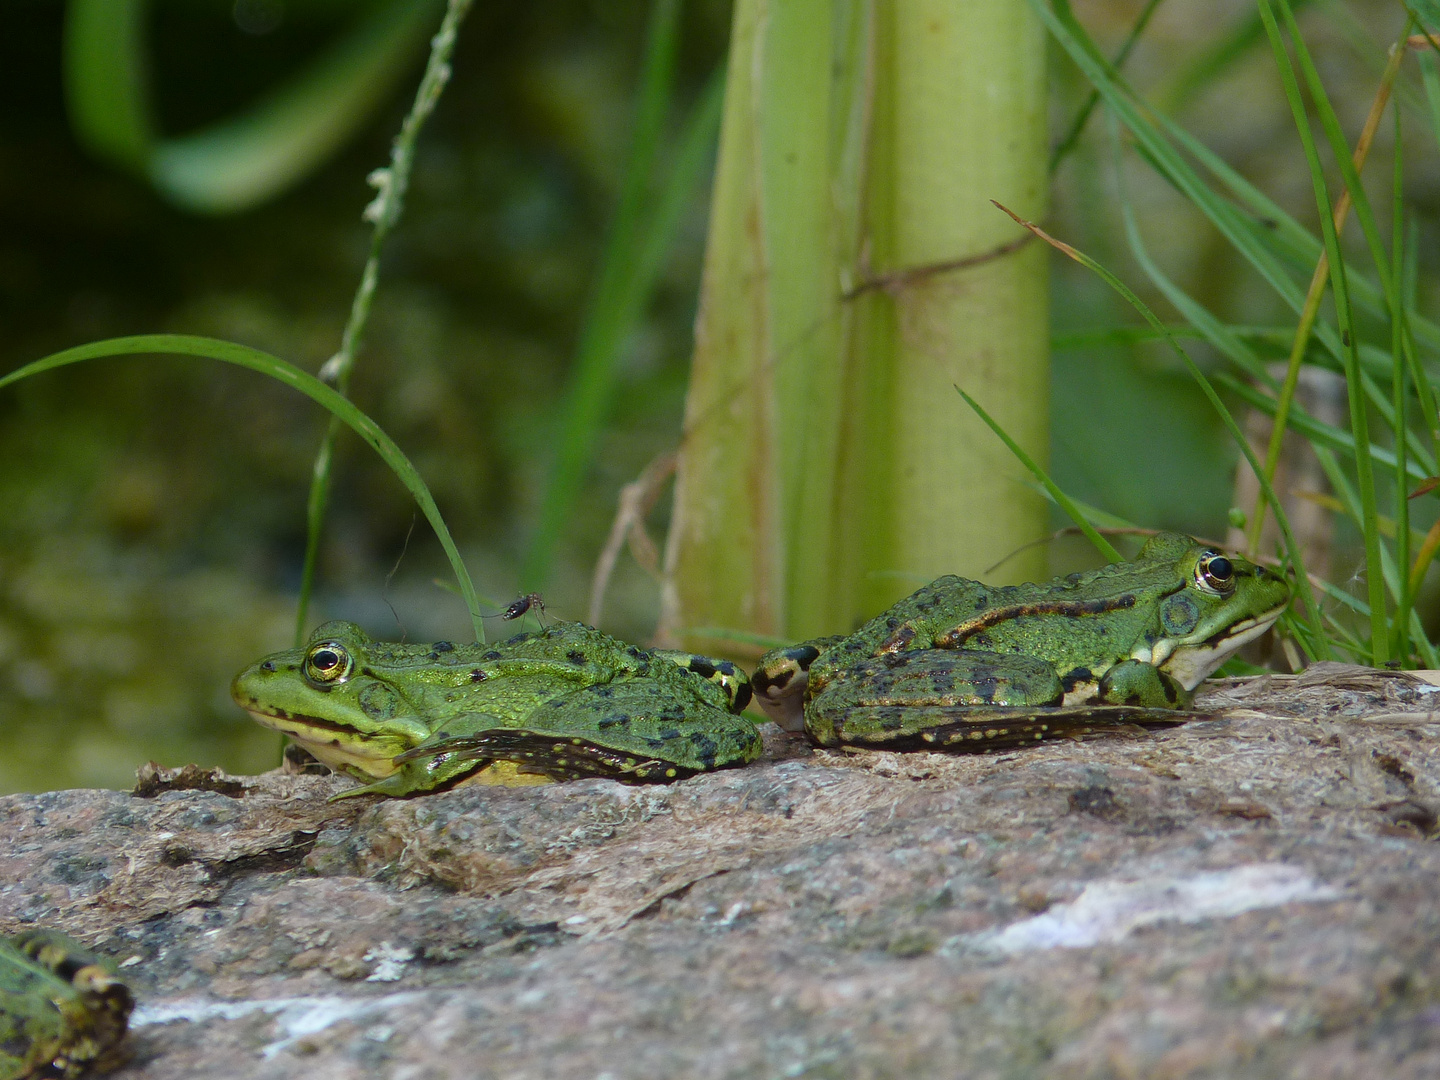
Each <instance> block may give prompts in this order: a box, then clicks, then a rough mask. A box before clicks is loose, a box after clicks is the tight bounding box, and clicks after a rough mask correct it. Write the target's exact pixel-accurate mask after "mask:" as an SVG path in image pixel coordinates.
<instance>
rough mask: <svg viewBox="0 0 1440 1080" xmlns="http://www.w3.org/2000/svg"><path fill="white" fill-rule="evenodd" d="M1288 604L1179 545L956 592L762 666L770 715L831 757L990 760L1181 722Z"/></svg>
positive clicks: (1273, 579)
mask: <svg viewBox="0 0 1440 1080" xmlns="http://www.w3.org/2000/svg"><path fill="white" fill-rule="evenodd" d="M1289 602H1290V586H1289V584H1288V583H1287V582H1286V581H1285V579H1284V578H1282V577H1280V576H1279V575H1278V574H1276V573H1274V572H1273V571H1271V570H1268V569H1266V568H1265V567H1263V566H1259V565H1257V564H1255V563H1252V562H1249V561H1248V560H1246V559H1243V558H1240V557H1238V556H1232V555H1226V554H1225V553H1224V552H1222V551H1220V550H1218V549H1216V548H1214V547H1211V546H1210V545H1207V544H1203V543H1201V542H1199V541H1197V540H1194V539H1192V538H1191V537H1188V536H1182V535H1180V534H1177V533H1160V534H1159V535H1157V536H1155V537H1153V538H1151V539H1150V540H1149V541H1148V542H1147V543H1146V544H1145V546H1144V547H1143V548H1142V549H1141V551H1140V554H1139V555H1138V556H1137V557H1136V558H1135V559H1134V560H1133V561H1132V562H1125V563H1115V564H1112V565H1110V566H1106V567H1102V568H1101V569H1099V570H1093V571H1090V572H1088V573H1082V574H1071V575H1069V576H1068V577H1062V578H1055V579H1053V580H1052V581H1049V582H1044V583H1038V584H1037V583H1027V584H1024V585H1006V586H999V587H992V586H988V585H983V584H981V583H980V582H978V581H968V580H966V579H965V578H960V577H955V576H953V575H952V576H946V577H942V578H939V579H937V580H935V581H933V582H931V583H930V584H929V585H927V586H925V587H924V588H923V589H920V590H919V591H918V592H916V593H914V594H913V595H911V596H909V597H907V598H906V599H904V600H902V601H900V602H899V603H897V604H896V605H895V606H894V607H892V608H890V609H889V610H888V611H886V612H884V613H882V614H881V615H879V616H877V617H876V618H874V619H871V620H870V621H869V622H868V623H866V624H865V625H864V626H862V627H861V628H860V629H859V630H857V631H855V633H853V634H850V635H848V636H844V637H832V638H822V639H817V640H814V641H809V642H803V643H801V644H799V645H794V646H789V647H787V648H781V649H773V650H771V651H770V652H768V653H766V654H765V655H764V656H763V657H761V660H760V664H759V667H758V668H757V670H756V672H755V674H754V676H753V677H752V679H751V684H752V687H753V689H754V692H755V697H756V700H757V701H758V702H759V704H760V705H761V707H762V708H763V709H764V710H765V711H766V713H767V714H769V715H770V717H771V718H772V719H774V720H776V721H777V722H778V723H779V724H780V725H781V726H782V727H784V728H786V729H788V730H791V731H798V730H800V729H801V728H802V727H803V729H804V730H805V731H806V732H807V733H808V734H809V736H810V738H811V739H812V740H813V741H814V742H816V743H818V744H819V745H821V746H835V745H840V744H850V745H857V746H870V747H875V748H878V749H891V750H907V749H927V750H950V751H976V750H988V749H994V748H1000V747H1008V746H1020V745H1029V744H1033V743H1035V742H1037V741H1039V740H1042V739H1045V738H1051V737H1074V736H1077V735H1083V734H1087V733H1089V732H1092V731H1100V730H1105V729H1107V728H1115V727H1123V726H1128V725H1134V724H1142V725H1157V724H1166V723H1176V722H1178V721H1179V720H1181V719H1183V715H1182V714H1181V713H1179V712H1177V710H1183V709H1185V708H1188V707H1189V705H1190V703H1191V701H1192V699H1193V697H1194V690H1195V688H1196V686H1198V685H1199V684H1200V682H1201V681H1202V680H1203V679H1204V678H1205V677H1206V676H1207V675H1209V674H1210V673H1211V672H1213V671H1214V670H1215V669H1216V668H1217V667H1219V666H1220V664H1221V663H1223V662H1224V660H1225V658H1226V657H1228V656H1229V655H1230V654H1231V653H1233V652H1234V651H1235V650H1236V649H1238V648H1239V647H1240V646H1241V645H1243V644H1244V643H1245V642H1247V641H1251V640H1253V639H1255V638H1257V637H1259V636H1260V635H1261V634H1263V633H1264V632H1265V631H1266V630H1267V629H1268V628H1269V627H1270V625H1271V624H1272V623H1274V622H1275V620H1276V619H1277V618H1279V616H1280V614H1281V612H1283V611H1284V610H1285V607H1286V606H1287V605H1288V604H1289Z"/></svg>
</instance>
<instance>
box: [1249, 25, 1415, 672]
mask: <svg viewBox="0 0 1440 1080" xmlns="http://www.w3.org/2000/svg"><path fill="white" fill-rule="evenodd" d="M1278 2H1279V4H1280V9H1281V11H1282V13H1284V14H1285V16H1286V25H1287V27H1288V29H1289V30H1290V39H1291V44H1292V45H1293V46H1294V48H1295V51H1296V54H1297V55H1298V56H1299V57H1300V65H1301V68H1302V70H1303V71H1304V72H1305V75H1306V79H1307V81H1308V82H1310V89H1311V99H1312V101H1314V102H1315V105H1316V108H1317V109H1318V110H1319V112H1320V115H1321V118H1322V123H1323V126H1324V127H1325V129H1326V132H1327V133H1328V134H1330V138H1331V143H1332V149H1333V150H1334V153H1335V157H1336V158H1337V160H1338V161H1339V164H1340V169H1341V173H1342V175H1344V177H1345V181H1346V186H1347V187H1348V188H1349V189H1350V194H1351V198H1352V200H1353V201H1354V204H1355V214H1356V216H1357V217H1358V218H1359V219H1360V221H1361V222H1362V225H1363V223H1364V222H1366V220H1367V218H1368V219H1369V226H1366V227H1365V233H1366V237H1367V239H1368V238H1369V236H1370V233H1371V231H1372V229H1373V226H1374V220H1373V217H1371V216H1370V215H1369V206H1370V204H1369V201H1368V199H1367V198H1366V196H1365V193H1364V189H1363V188H1361V187H1360V181H1359V178H1358V177H1357V176H1356V175H1355V169H1354V166H1353V165H1352V164H1351V161H1350V148H1349V147H1348V146H1346V145H1345V143H1344V138H1343V136H1342V135H1340V132H1339V123H1338V121H1336V119H1335V114H1334V112H1333V111H1331V110H1330V108H1329V103H1328V102H1327V101H1325V99H1324V89H1323V88H1322V87H1320V86H1319V75H1318V74H1314V75H1313V77H1312V73H1313V72H1314V67H1313V65H1311V64H1310V62H1309V54H1308V53H1307V52H1306V51H1305V45H1304V42H1303V41H1301V40H1300V32H1299V28H1298V27H1297V26H1296V25H1295V21H1294V16H1293V15H1292V14H1291V12H1290V8H1289V5H1288V4H1287V3H1286V0H1278ZM1259 4H1260V18H1261V20H1262V21H1263V22H1264V23H1265V32H1266V34H1268V35H1269V37H1270V47H1271V49H1272V51H1273V52H1274V53H1275V63H1276V66H1277V67H1278V68H1279V71H1280V82H1281V85H1282V86H1283V87H1284V89H1285V97H1286V99H1287V100H1288V101H1289V102H1290V111H1291V113H1292V115H1293V117H1294V121H1295V128H1296V130H1297V131H1298V133H1299V135H1300V143H1301V145H1302V146H1303V147H1304V148H1305V160H1306V162H1307V163H1308V164H1309V166H1310V181H1311V185H1312V186H1313V187H1314V189H1315V203H1316V206H1317V207H1318V209H1319V215H1320V231H1321V233H1322V235H1323V236H1324V238H1325V252H1326V254H1327V255H1328V256H1329V259H1330V288H1331V291H1332V293H1333V295H1334V299H1335V321H1336V323H1337V324H1338V325H1339V328H1340V338H1341V340H1342V341H1343V342H1345V344H1346V346H1347V347H1346V349H1345V352H1344V355H1343V357H1342V361H1343V362H1344V364H1345V385H1346V388H1347V389H1348V390H1349V394H1350V430H1351V431H1352V432H1353V434H1354V436H1355V445H1356V446H1366V445H1368V444H1369V442H1370V432H1369V419H1368V417H1367V416H1366V412H1365V408H1366V405H1365V396H1364V388H1363V386H1362V384H1361V378H1360V355H1359V330H1358V328H1357V327H1356V326H1355V317H1354V311H1353V310H1352V308H1351V306H1350V293H1349V289H1348V275H1347V267H1346V265H1345V261H1344V259H1343V257H1342V256H1341V254H1340V239H1339V235H1338V234H1337V232H1336V231H1335V221H1334V219H1333V217H1332V216H1331V215H1332V211H1331V199H1330V192H1329V187H1328V185H1327V184H1326V182H1325V172H1324V169H1323V168H1322V166H1321V164H1320V156H1319V154H1318V152H1317V151H1316V148H1315V139H1314V136H1313V134H1312V133H1311V131H1310V119H1309V116H1308V115H1307V114H1306V112H1305V103H1304V101H1303V100H1301V97H1300V86H1299V83H1298V82H1297V80H1296V78H1295V71H1294V69H1293V68H1292V67H1291V64H1290V54H1289V53H1288V52H1286V50H1285V43H1284V41H1282V40H1281V37H1280V28H1279V26H1278V25H1277V24H1276V22H1275V16H1274V13H1273V12H1272V11H1271V9H1270V0H1259ZM1317 95H1318V98H1317ZM1337 139H1338V142H1337V141H1336V140H1337ZM1372 249H1373V245H1372ZM1377 267H1378V269H1379V270H1380V273H1381V280H1382V281H1383V282H1384V285H1385V293H1386V298H1387V301H1388V302H1389V306H1390V310H1391V313H1392V316H1393V317H1395V318H1398V317H1399V313H1398V311H1397V310H1396V303H1395V298H1394V296H1393V283H1392V282H1391V280H1390V275H1389V270H1388V267H1387V266H1386V265H1385V258H1384V251H1383V249H1381V251H1380V253H1379V258H1377ZM1355 475H1356V478H1357V481H1358V484H1359V488H1360V509H1361V511H1362V514H1363V529H1364V538H1365V579H1366V580H1365V583H1366V586H1367V587H1368V589H1369V592H1370V629H1371V640H1370V648H1371V656H1372V658H1373V662H1374V664H1375V666H1376V667H1379V666H1381V665H1382V664H1384V663H1385V661H1386V660H1387V659H1389V654H1390V647H1389V645H1390V635H1389V633H1388V631H1387V628H1386V625H1385V581H1384V578H1383V574H1382V571H1381V561H1380V533H1379V530H1378V529H1377V528H1376V522H1375V514H1376V509H1375V475H1374V471H1373V470H1372V468H1371V464H1370V457H1369V455H1368V454H1357V455H1356V457H1355ZM1275 508H1276V511H1277V513H1278V511H1279V506H1278V504H1276V507H1275Z"/></svg>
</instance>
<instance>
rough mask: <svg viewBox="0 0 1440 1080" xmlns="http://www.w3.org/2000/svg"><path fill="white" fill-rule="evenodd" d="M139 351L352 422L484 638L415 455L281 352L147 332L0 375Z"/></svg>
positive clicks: (8, 380)
mask: <svg viewBox="0 0 1440 1080" xmlns="http://www.w3.org/2000/svg"><path fill="white" fill-rule="evenodd" d="M137 353H164V354H168V355H172V356H192V357H200V358H202V359H208V360H219V361H221V362H222V363H226V364H235V365H236V366H238V367H243V368H249V369H250V370H251V371H258V372H259V373H260V374H262V375H268V376H270V377H271V378H272V379H276V380H278V381H280V382H282V383H284V384H285V385H287V386H290V387H293V388H294V389H296V390H298V391H300V393H302V394H304V395H305V396H306V397H308V398H310V399H311V400H312V401H314V402H316V403H317V404H319V405H322V406H324V407H325V408H326V409H328V410H330V413H331V415H333V416H335V417H338V418H339V419H340V420H341V421H343V422H344V423H345V424H347V425H349V427H350V428H351V429H352V430H353V431H354V432H355V434H357V435H359V436H360V438H361V439H363V440H364V441H365V442H366V443H367V444H368V445H369V446H370V447H371V448H372V449H373V450H374V451H375V452H376V453H377V454H379V455H380V457H381V458H382V459H383V460H384V462H385V464H387V465H389V466H390V469H391V471H392V472H394V473H395V476H396V478H397V479H399V481H400V482H401V483H402V484H404V485H405V488H406V490H408V491H409V492H410V494H411V495H412V496H413V497H414V499H415V502H416V503H417V504H418V505H419V507H420V511H421V513H423V514H424V515H425V520H426V521H428V522H430V527H431V528H433V529H434V530H435V535H436V537H437V538H438V539H439V540H440V546H441V547H443V548H444V549H445V555H446V556H447V557H448V558H449V560H450V565H451V567H452V568H453V569H454V571H455V578H456V580H457V581H458V582H459V583H460V595H461V596H462V597H464V599H465V607H466V609H467V610H468V611H469V612H470V620H471V622H472V623H473V624H474V626H475V637H476V640H478V641H480V642H482V643H483V642H484V640H485V627H484V623H482V622H481V614H480V601H479V599H478V598H477V597H476V595H475V586H474V584H473V583H472V582H471V580H470V574H469V572H468V571H467V570H466V569H465V563H464V561H463V560H462V559H461V558H460V551H459V549H458V548H456V546H455V541H454V540H453V539H451V536H450V530H449V529H448V528H446V526H445V520H444V519H443V518H442V517H441V516H440V509H439V507H437V506H436V505H435V499H434V497H433V496H431V494H430V489H429V488H428V487H426V485H425V481H424V480H423V479H422V478H421V476H420V474H419V472H417V471H416V469H415V466H414V465H412V464H411V463H410V459H409V458H407V457H406V456H405V452H404V451H403V450H401V449H400V447H399V446H397V445H396V444H395V441H394V440H393V439H391V438H390V436H389V435H386V434H385V432H383V431H382V430H380V426H379V425H378V424H376V423H375V421H374V420H371V419H370V417H368V416H366V415H365V414H364V413H363V412H361V411H360V410H359V409H357V408H356V407H355V406H354V405H353V404H352V403H351V402H350V400H349V399H348V398H346V397H343V396H342V395H340V394H339V393H337V392H336V391H335V390H332V389H331V388H330V387H328V386H326V385H325V384H324V383H322V382H321V381H320V380H319V379H317V378H315V376H313V375H311V374H309V373H308V372H304V371H301V370H300V369H299V368H297V367H296V366H295V365H294V364H291V363H288V362H286V361H284V360H281V359H280V358H279V357H278V356H271V355H270V354H269V353H266V352H261V351H260V350H259V349H252V348H250V347H249V346H248V345H237V344H236V343H235V342H233V341H219V340H216V339H215V338H207V337H195V336H192V335H188V334H141V335H138V336H136V337H121V338H110V339H108V340H106V341H96V342H92V343H91V344H89V345H79V346H76V347H75V348H73V349H65V350H63V351H61V352H57V353H51V354H50V355H49V356H45V357H41V358H40V359H39V360H35V361H32V362H31V363H29V364H26V365H24V366H23V367H20V368H16V369H15V370H14V371H12V372H10V373H9V374H8V375H6V376H4V377H3V378H0V390H3V389H4V388H5V387H7V386H10V385H11V384H12V383H17V382H19V381H20V380H21V379H27V378H29V377H30V376H32V375H39V374H40V373H41V372H45V371H52V370H54V369H55V368H59V367H65V366H66V365H67V364H75V363H79V362H80V361H82V360H95V359H99V358H101V357H109V356H130V355H134V354H137Z"/></svg>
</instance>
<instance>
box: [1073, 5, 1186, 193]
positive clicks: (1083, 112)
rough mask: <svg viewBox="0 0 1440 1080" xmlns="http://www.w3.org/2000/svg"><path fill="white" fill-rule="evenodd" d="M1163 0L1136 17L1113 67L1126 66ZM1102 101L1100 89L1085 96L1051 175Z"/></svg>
mask: <svg viewBox="0 0 1440 1080" xmlns="http://www.w3.org/2000/svg"><path fill="white" fill-rule="evenodd" d="M1160 3H1161V0H1148V2H1147V3H1146V5H1145V7H1144V8H1143V9H1142V10H1141V12H1140V14H1139V15H1138V16H1137V17H1136V19H1135V24H1134V25H1133V26H1131V27H1130V33H1129V34H1128V35H1126V38H1125V41H1124V44H1122V45H1121V46H1120V51H1119V52H1117V53H1116V54H1115V59H1114V60H1112V61H1111V62H1110V65H1111V67H1113V68H1114V69H1115V70H1116V71H1119V70H1120V69H1121V68H1123V67H1124V66H1125V61H1126V60H1127V59H1129V57H1130V50H1131V49H1133V48H1135V43H1136V42H1137V41H1139V40H1140V35H1141V34H1143V33H1144V32H1145V27H1146V26H1148V25H1149V23H1150V16H1151V15H1154V14H1155V9H1156V8H1158V7H1159V6H1160ZM1099 101H1100V91H1098V90H1094V89H1092V90H1091V91H1090V93H1089V95H1088V96H1087V97H1086V98H1085V102H1084V104H1082V105H1081V106H1080V110H1079V111H1078V112H1077V113H1076V114H1075V119H1074V120H1072V121H1071V122H1070V130H1069V131H1067V132H1066V133H1065V137H1064V138H1062V139H1061V140H1060V142H1059V143H1057V144H1056V146H1055V149H1054V151H1053V152H1052V153H1051V154H1050V164H1049V166H1048V171H1049V173H1050V175H1051V176H1054V175H1055V170H1056V169H1058V168H1060V163H1061V162H1062V161H1064V160H1065V158H1066V156H1067V155H1068V154H1069V153H1070V151H1072V150H1074V149H1075V144H1076V143H1078V142H1079V141H1080V136H1081V134H1082V133H1083V132H1084V131H1085V125H1086V124H1088V123H1089V122H1090V114H1091V113H1093V112H1094V111H1095V106H1096V105H1097V104H1098V103H1099Z"/></svg>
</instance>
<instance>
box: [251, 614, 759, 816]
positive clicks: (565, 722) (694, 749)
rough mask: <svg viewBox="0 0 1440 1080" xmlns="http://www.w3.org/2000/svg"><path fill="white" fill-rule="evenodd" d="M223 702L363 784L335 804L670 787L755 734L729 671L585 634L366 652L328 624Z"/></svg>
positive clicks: (565, 627)
mask: <svg viewBox="0 0 1440 1080" xmlns="http://www.w3.org/2000/svg"><path fill="white" fill-rule="evenodd" d="M231 694H232V696H233V697H234V699H235V701H236V703H237V704H239V705H240V707H241V708H243V709H245V710H246V711H247V712H249V713H250V715H251V716H252V717H254V718H255V719H256V720H258V721H259V722H260V723H262V724H265V725H266V726H267V727H272V728H275V729H276V730H278V731H283V732H284V733H285V734H286V735H288V736H290V738H291V739H293V740H294V741H295V742H296V743H298V744H299V745H300V746H301V747H303V748H304V749H305V750H308V751H309V752H310V753H311V754H313V755H314V756H315V757H317V758H319V759H320V761H322V762H324V763H325V764H326V765H328V766H329V767H330V768H331V769H333V770H335V771H337V772H343V773H345V774H347V775H349V776H352V777H354V778H356V779H358V780H361V781H365V783H364V785H363V786H361V787H356V788H351V789H349V790H347V791H343V792H341V793H340V794H339V795H337V796H336V797H337V798H341V797H345V796H350V795H361V794H380V795H396V796H399V795H414V794H423V793H425V792H428V791H437V790H444V789H446V788H450V787H453V786H455V785H456V784H459V783H462V782H467V781H476V782H483V783H501V784H533V783H549V782H551V781H552V780H566V779H572V778H577V777H586V776H605V777H612V778H614V779H617V780H622V781H627V782H631V783H647V782H652V783H653V782H662V783H663V782H666V781H670V780H677V779H682V778H684V777H687V776H691V775H694V774H695V773H699V772H707V771H709V770H712V769H723V768H728V767H731V766H735V765H743V764H745V763H747V762H750V761H753V760H755V758H756V757H758V756H759V754H760V750H761V741H760V735H759V733H758V731H757V730H756V728H755V725H754V724H752V723H751V722H750V721H749V720H746V719H744V718H743V717H741V716H739V715H738V714H739V713H740V712H741V711H742V710H743V709H744V708H745V706H746V705H747V704H748V703H749V701H750V684H749V681H748V680H747V679H746V677H745V673H744V672H742V671H741V670H740V669H739V668H737V667H735V665H734V664H732V663H730V662H729V661H727V660H712V659H709V658H707V657H702V656H694V655H691V654H688V653H671V652H665V651H661V650H646V649H641V648H639V647H637V646H634V645H629V644H627V643H625V642H623V641H619V640H617V639H615V638H613V637H610V636H609V635H608V634H604V633H602V632H600V631H599V630H594V629H592V628H591V627H588V626H584V625H582V624H580V623H558V624H556V625H553V626H550V627H547V628H546V629H544V630H542V631H540V632H538V633H534V634H517V635H516V636H515V637H512V638H510V639H509V640H508V641H505V642H502V643H500V644H497V645H478V644H468V645H465V644H462V645H456V644H451V643H450V642H447V641H437V642H434V643H433V644H429V645H419V644H398V643H394V642H382V641H372V640H371V639H370V638H369V636H368V635H366V634H365V632H364V631H363V630H361V628H360V627H358V626H356V625H355V624H354V623H348V622H330V623H326V624H324V625H323V626H321V627H319V628H318V629H316V631H315V632H314V634H312V635H311V638H310V641H309V643H308V644H307V645H306V646H305V647H304V648H303V649H294V650H290V651H288V652H281V653H276V654H275V655H273V656H268V657H266V658H264V659H263V660H260V661H257V662H256V663H254V664H252V665H251V666H250V667H248V668H246V669H245V670H244V671H242V672H241V673H240V674H239V675H237V676H236V677H235V681H234V683H233V684H232V686H231Z"/></svg>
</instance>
